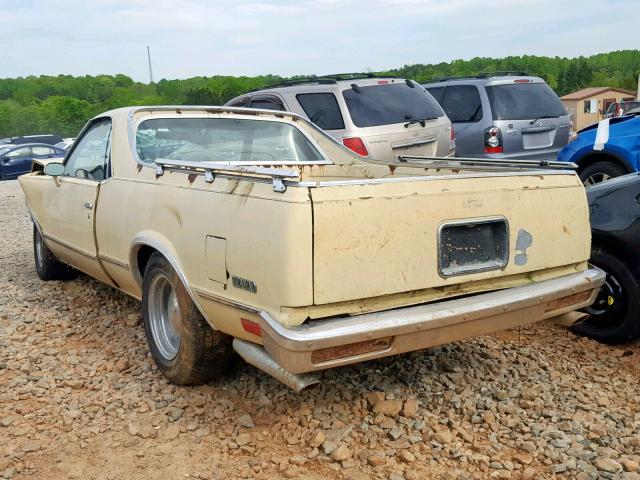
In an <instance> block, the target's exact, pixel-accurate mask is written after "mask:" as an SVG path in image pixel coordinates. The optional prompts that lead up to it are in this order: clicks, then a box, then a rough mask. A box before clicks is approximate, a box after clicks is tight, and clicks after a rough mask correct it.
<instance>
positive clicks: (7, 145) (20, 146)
mask: <svg viewBox="0 0 640 480" xmlns="http://www.w3.org/2000/svg"><path fill="white" fill-rule="evenodd" d="M6 147H11V148H22V147H55V148H58V147H56V146H55V145H51V144H49V143H39V142H33V143H18V144H13V143H4V144H0V148H6Z"/></svg>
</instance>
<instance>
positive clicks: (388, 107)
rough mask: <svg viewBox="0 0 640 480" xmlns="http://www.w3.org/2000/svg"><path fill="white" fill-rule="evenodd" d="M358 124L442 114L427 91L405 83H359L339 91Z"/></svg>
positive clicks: (371, 125)
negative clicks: (363, 84)
mask: <svg viewBox="0 0 640 480" xmlns="http://www.w3.org/2000/svg"><path fill="white" fill-rule="evenodd" d="M342 96H343V97H344V100H345V102H346V103H347V108H348V109H349V114H350V115H351V120H353V123H354V124H355V125H356V126H357V127H376V126H378V125H391V124H394V123H403V122H408V121H411V120H422V119H432V118H438V117H442V116H444V111H443V110H442V108H441V107H440V105H438V102H436V101H435V100H434V98H433V97H432V96H431V94H430V93H429V92H427V91H426V90H425V89H424V88H423V87H421V86H420V85H418V84H414V85H413V87H411V86H409V85H408V84H407V83H406V82H404V81H403V82H402V83H387V84H382V85H368V86H362V87H361V86H358V87H357V88H355V89H354V88H349V89H347V90H344V91H343V92H342Z"/></svg>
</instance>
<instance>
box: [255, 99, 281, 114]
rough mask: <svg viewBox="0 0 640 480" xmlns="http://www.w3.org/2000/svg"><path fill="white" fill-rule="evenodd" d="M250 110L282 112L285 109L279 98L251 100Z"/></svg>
mask: <svg viewBox="0 0 640 480" xmlns="http://www.w3.org/2000/svg"><path fill="white" fill-rule="evenodd" d="M251 108H262V109H264V110H279V111H281V112H284V110H285V108H284V105H283V103H282V102H281V101H280V99H279V98H276V97H262V98H260V97H258V98H253V99H252V100H251Z"/></svg>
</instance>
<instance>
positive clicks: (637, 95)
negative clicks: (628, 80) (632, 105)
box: [636, 75, 640, 101]
mask: <svg viewBox="0 0 640 480" xmlns="http://www.w3.org/2000/svg"><path fill="white" fill-rule="evenodd" d="M636 100H638V101H640V75H638V92H637V93H636Z"/></svg>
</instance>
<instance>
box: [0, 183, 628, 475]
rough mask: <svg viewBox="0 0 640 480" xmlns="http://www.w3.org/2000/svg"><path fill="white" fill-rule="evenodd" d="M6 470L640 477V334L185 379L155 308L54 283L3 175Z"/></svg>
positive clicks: (535, 337)
mask: <svg viewBox="0 0 640 480" xmlns="http://www.w3.org/2000/svg"><path fill="white" fill-rule="evenodd" d="M0 218H1V219H2V221H1V223H0V262H1V263H0V265H1V267H2V268H1V271H0V477H2V478H5V479H9V478H14V479H23V478H56V479H58V478H78V479H93V478H95V479H116V478H117V479H120V478H126V479H138V478H139V479H147V478H156V477H160V476H161V477H162V478H167V479H177V478H203V479H217V478H220V479H222V478H263V479H272V478H283V477H285V478H318V479H320V478H329V479H342V478H345V479H366V478H384V479H387V478H388V479H398V480H400V479H403V478H404V479H407V480H412V479H429V478H434V479H436V478H437V479H440V478H444V479H468V478H473V479H486V478H500V479H503V478H504V479H508V478H513V479H518V478H566V479H574V478H575V479H596V478H616V479H618V478H621V479H628V480H632V479H640V469H639V466H638V464H639V462H640V385H639V382H638V378H639V376H640V345H638V344H637V343H636V344H634V345H628V346H625V347H621V348H612V347H605V346H602V345H599V344H597V343H595V342H592V341H589V340H586V339H581V338H578V337H576V336H574V335H572V334H571V333H569V332H568V331H567V330H565V329H563V328H561V327H556V326H532V327H528V328H522V329H520V330H516V331H510V332H504V333H501V334H499V335H495V336H490V337H482V338H477V339H473V340H469V341H466V342H460V343H455V344H451V345H447V346H444V347H440V348H434V349H430V350H427V351H423V352H417V353H412V354H408V355H403V356H400V357H395V358H392V359H384V360H381V361H376V362H370V363H366V364H361V365H355V366H350V367H344V368H340V369H336V370H334V371H330V372H327V373H325V374H324V382H323V384H322V385H321V386H320V387H318V388H316V389H315V390H312V391H309V392H305V393H302V394H295V393H293V392H291V391H289V390H288V389H287V388H286V387H284V386H282V385H280V384H278V383H277V382H276V381H275V380H272V379H270V378H269V377H268V376H266V375H264V374H262V373H261V372H259V371H257V370H255V369H254V368H252V367H250V366H247V365H244V364H242V363H241V362H237V365H234V367H233V369H232V371H230V372H229V373H228V375H227V377H226V378H224V379H221V380H220V381H218V382H214V383H211V384H208V385H205V386H201V387H193V388H179V387H175V386H173V385H171V384H169V383H168V382H167V381H166V380H165V379H164V378H163V377H162V375H160V374H159V373H158V371H157V370H156V369H155V367H154V364H153V361H152V359H151V357H150V355H149V353H148V350H147V345H146V341H145V338H144V331H143V328H142V325H141V323H140V322H141V318H140V313H139V312H140V306H139V305H138V304H137V302H135V301H133V300H131V299H129V298H127V297H125V296H124V295H123V294H121V293H119V292H117V291H115V290H113V289H110V288H109V287H106V286H104V285H102V284H100V283H98V282H95V281H93V280H91V279H90V278H88V277H85V276H80V277H79V278H78V279H76V280H74V281H70V282H48V283H43V282H41V281H40V280H39V279H38V278H37V277H36V273H35V270H34V266H33V258H32V243H31V223H30V220H29V217H28V214H27V210H26V207H25V205H24V198H23V195H22V193H21V191H20V189H19V186H18V183H17V182H16V181H9V182H1V183H0Z"/></svg>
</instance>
